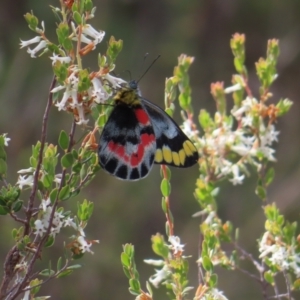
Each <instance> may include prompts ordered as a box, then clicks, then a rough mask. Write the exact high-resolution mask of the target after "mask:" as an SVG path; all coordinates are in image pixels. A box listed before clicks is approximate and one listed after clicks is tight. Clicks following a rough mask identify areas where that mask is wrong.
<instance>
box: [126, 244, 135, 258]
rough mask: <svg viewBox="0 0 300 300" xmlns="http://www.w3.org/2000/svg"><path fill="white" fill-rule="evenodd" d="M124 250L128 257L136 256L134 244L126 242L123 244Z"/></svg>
mask: <svg viewBox="0 0 300 300" xmlns="http://www.w3.org/2000/svg"><path fill="white" fill-rule="evenodd" d="M123 250H124V252H125V253H126V254H127V255H128V257H129V258H130V259H131V258H132V257H133V256H134V246H133V245H131V244H125V245H124V246H123Z"/></svg>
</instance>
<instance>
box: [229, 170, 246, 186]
mask: <svg viewBox="0 0 300 300" xmlns="http://www.w3.org/2000/svg"><path fill="white" fill-rule="evenodd" d="M232 175H233V178H231V179H229V181H231V182H232V184H233V185H237V184H242V183H243V180H244V178H245V175H239V167H238V166H237V165H233V166H232Z"/></svg>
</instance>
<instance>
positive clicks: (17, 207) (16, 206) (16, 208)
mask: <svg viewBox="0 0 300 300" xmlns="http://www.w3.org/2000/svg"><path fill="white" fill-rule="evenodd" d="M22 205H23V201H22V200H17V201H16V202H15V203H14V204H13V206H12V210H13V211H14V212H18V211H19V210H20V209H21V208H22Z"/></svg>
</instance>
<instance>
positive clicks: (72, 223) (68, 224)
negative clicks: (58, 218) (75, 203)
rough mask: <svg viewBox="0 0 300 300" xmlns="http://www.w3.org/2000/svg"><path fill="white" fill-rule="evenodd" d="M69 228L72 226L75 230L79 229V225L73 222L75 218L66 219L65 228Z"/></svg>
mask: <svg viewBox="0 0 300 300" xmlns="http://www.w3.org/2000/svg"><path fill="white" fill-rule="evenodd" d="M67 226H71V227H73V228H74V229H77V225H76V223H75V222H74V221H73V218H71V217H67V218H66V219H64V227H67Z"/></svg>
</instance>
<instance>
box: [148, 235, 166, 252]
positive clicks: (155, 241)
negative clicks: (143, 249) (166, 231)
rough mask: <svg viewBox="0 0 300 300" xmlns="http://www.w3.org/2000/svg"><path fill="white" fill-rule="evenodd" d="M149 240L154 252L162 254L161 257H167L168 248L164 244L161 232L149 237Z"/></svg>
mask: <svg viewBox="0 0 300 300" xmlns="http://www.w3.org/2000/svg"><path fill="white" fill-rule="evenodd" d="M151 241H152V249H153V251H154V253H156V254H157V255H159V256H162V257H163V258H168V255H169V248H168V246H167V245H166V244H165V240H164V237H163V236H162V235H161V234H159V233H157V234H156V235H153V236H152V237H151Z"/></svg>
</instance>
